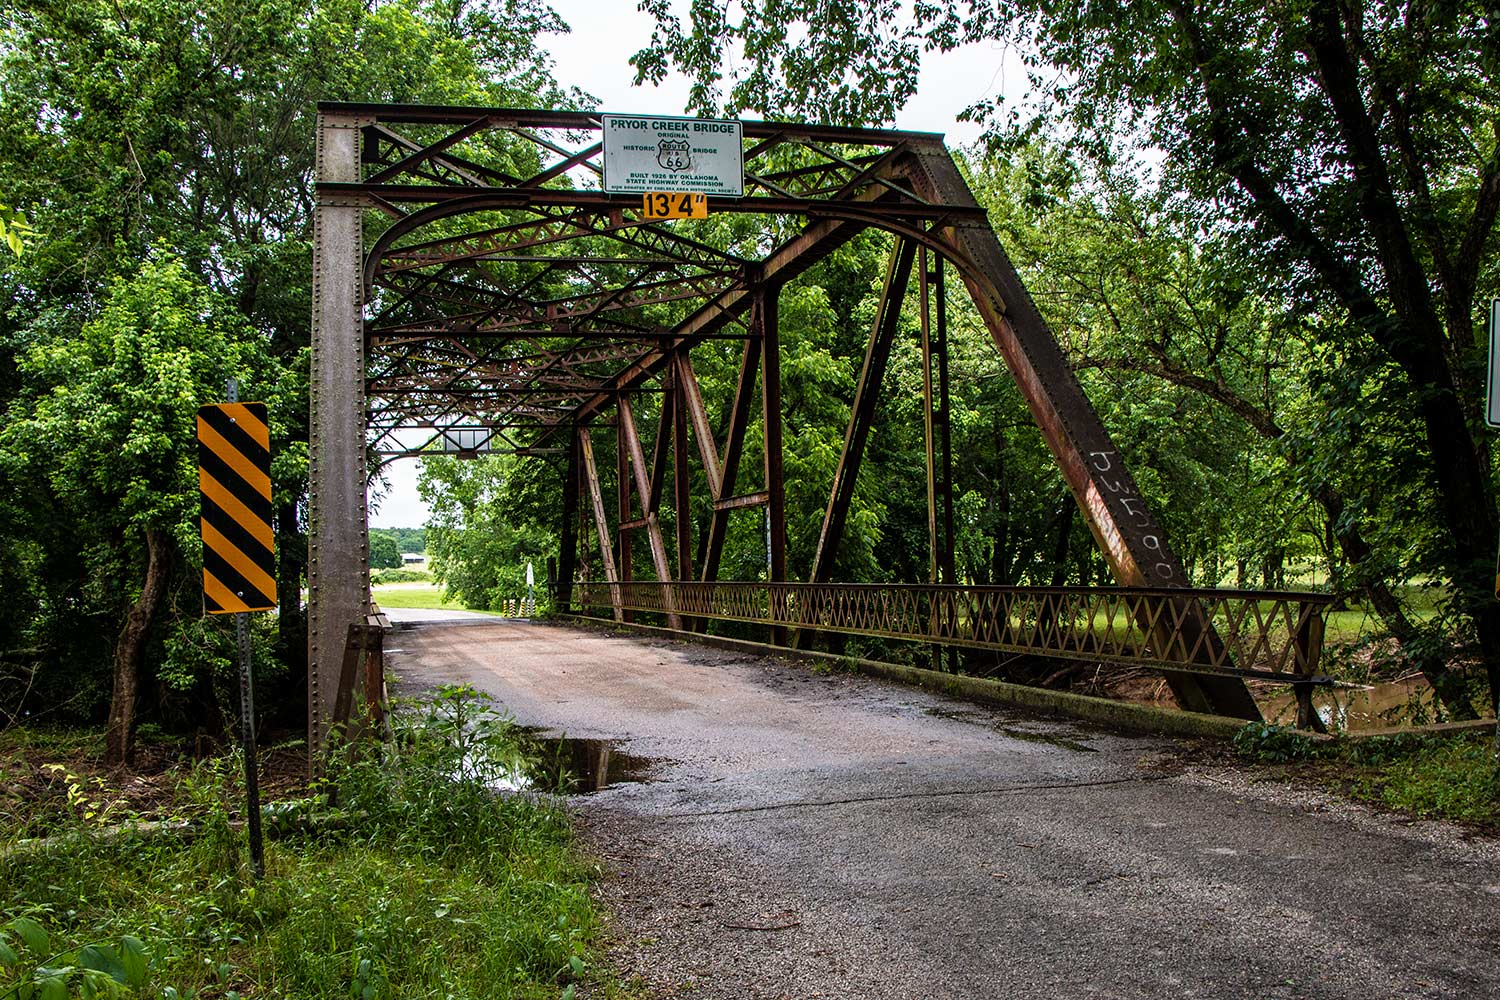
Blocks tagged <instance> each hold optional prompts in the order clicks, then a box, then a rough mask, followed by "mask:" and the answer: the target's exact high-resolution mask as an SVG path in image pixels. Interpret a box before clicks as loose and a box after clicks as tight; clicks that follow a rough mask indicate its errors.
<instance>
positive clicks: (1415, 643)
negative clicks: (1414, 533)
mask: <svg viewBox="0 0 1500 1000" xmlns="http://www.w3.org/2000/svg"><path fill="white" fill-rule="evenodd" d="M1317 500H1318V503H1319V504H1320V505H1321V506H1322V507H1323V510H1324V511H1325V512H1326V513H1327V514H1328V523H1329V525H1330V527H1331V529H1332V532H1333V537H1334V539H1335V540H1336V541H1337V542H1338V545H1339V550H1340V551H1341V552H1342V553H1343V555H1344V559H1345V561H1346V562H1348V564H1349V570H1350V572H1351V573H1353V574H1354V576H1355V578H1356V579H1357V580H1358V579H1359V578H1360V572H1359V566H1360V563H1361V562H1363V561H1364V560H1365V559H1367V558H1369V555H1370V543H1369V542H1367V541H1365V537H1364V535H1363V534H1362V533H1361V532H1360V530H1359V525H1358V524H1356V523H1355V522H1354V521H1352V520H1349V519H1346V518H1345V517H1344V498H1343V496H1342V495H1341V494H1340V493H1339V492H1338V491H1337V490H1335V489H1334V488H1333V487H1331V486H1328V485H1326V484H1324V485H1323V486H1321V487H1319V489H1318V491H1317ZM1330 562H1331V560H1330ZM1359 589H1360V590H1361V591H1363V592H1364V595H1365V597H1366V599H1368V600H1369V602H1370V607H1371V608H1372V609H1374V611H1375V615H1376V617H1378V618H1379V619H1380V623H1381V624H1382V625H1384V626H1385V630H1386V631H1387V632H1389V633H1390V634H1391V637H1392V638H1393V639H1395V640H1396V642H1397V644H1398V645H1400V647H1401V649H1402V650H1403V651H1404V652H1406V653H1407V655H1408V656H1409V657H1410V658H1411V662H1412V664H1413V665H1414V666H1416V668H1417V669H1418V670H1420V671H1422V676H1423V677H1425V678H1427V683H1429V684H1431V685H1432V690H1433V691H1434V692H1435V693H1436V695H1437V698H1438V700H1439V701H1440V702H1441V703H1442V705H1443V707H1444V708H1446V709H1447V710H1448V714H1449V715H1451V716H1453V718H1455V719H1472V718H1474V714H1475V713H1474V709H1473V707H1472V706H1470V704H1469V700H1468V698H1467V696H1466V695H1465V694H1464V690H1463V688H1464V684H1463V679H1462V678H1460V677H1457V676H1455V675H1454V673H1453V671H1451V670H1449V669H1448V664H1447V663H1446V662H1445V661H1444V660H1443V657H1442V655H1441V654H1440V653H1439V651H1438V650H1437V648H1436V646H1435V645H1434V644H1433V643H1431V642H1422V641H1421V634H1420V632H1419V631H1418V629H1417V626H1416V625H1415V624H1413V622H1412V620H1411V618H1409V617H1408V616H1407V614H1406V609H1405V608H1403V607H1402V606H1401V599H1400V598H1398V597H1397V596H1396V595H1395V593H1394V592H1393V591H1392V590H1391V588H1390V586H1389V585H1388V584H1387V583H1386V582H1385V581H1384V580H1382V579H1374V580H1361V581H1360V583H1359Z"/></svg>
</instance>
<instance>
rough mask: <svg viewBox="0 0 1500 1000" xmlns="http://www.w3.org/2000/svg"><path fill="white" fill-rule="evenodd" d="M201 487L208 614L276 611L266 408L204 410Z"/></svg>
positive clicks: (246, 406) (243, 406)
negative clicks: (274, 609) (273, 609)
mask: <svg viewBox="0 0 1500 1000" xmlns="http://www.w3.org/2000/svg"><path fill="white" fill-rule="evenodd" d="M198 488H199V490H200V491H201V492H202V494H203V508H202V519H201V522H200V523H201V526H202V531H203V609H204V610H205V611H207V612H208V613H209V614H211V615H220V614H228V613H230V612H235V611H269V610H271V609H272V608H274V607H276V544H275V536H274V535H273V534H272V532H271V433H270V430H269V429H268V428H267V426H266V404H265V403H219V404H215V405H213V406H204V407H201V408H200V409H199V410H198Z"/></svg>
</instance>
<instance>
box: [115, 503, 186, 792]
mask: <svg viewBox="0 0 1500 1000" xmlns="http://www.w3.org/2000/svg"><path fill="white" fill-rule="evenodd" d="M171 544H172V543H171V539H170V538H169V537H168V535H167V533H166V532H165V531H161V530H159V529H156V528H147V529H146V579H145V582H144V583H143V584H142V585H141V596H140V597H139V598H138V599H137V600H136V602H135V604H134V605H132V606H131V608H130V611H129V613H128V614H126V616H125V626H124V628H122V629H120V637H119V638H118V639H117V640H116V641H115V685H114V694H113V695H112V696H111V698H110V703H109V729H108V730H107V732H106V733H105V737H104V761H105V763H106V764H110V765H122V764H129V763H130V760H131V757H132V756H133V754H134V753H135V699H136V691H137V688H138V686H139V684H140V675H141V660H142V659H143V658H144V656H145V651H146V639H147V637H148V636H149V635H150V633H151V623H152V622H153V621H154V620H155V618H156V608H157V606H158V605H159V604H160V603H161V598H162V594H163V593H165V592H166V589H167V579H168V577H170V576H171V562H172V559H171V548H170V546H171Z"/></svg>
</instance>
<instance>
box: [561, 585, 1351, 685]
mask: <svg viewBox="0 0 1500 1000" xmlns="http://www.w3.org/2000/svg"><path fill="white" fill-rule="evenodd" d="M616 589H617V590H618V592H619V595H620V606H621V608H622V609H624V610H629V611H643V612H653V613H661V614H665V613H667V612H668V611H670V610H673V609H675V611H676V612H677V613H679V614H681V615H684V616H687V617H690V618H703V619H720V620H725V621H743V622H754V623H756V624H761V625H771V626H778V627H782V628H789V629H807V628H811V629H815V630H818V631H827V632H845V633H851V634H856V635H878V636H884V637H887V638H892V639H908V640H913V641H919V642H937V643H941V644H944V645H950V646H964V647H970V648H978V649H993V650H997V651H1001V652H1009V653H1020V654H1033V655H1039V656H1053V657H1065V658H1071V659H1086V660H1100V661H1111V662H1118V663H1138V664H1144V665H1148V666H1153V667H1165V668H1170V669H1174V670H1185V671H1192V672H1197V673H1220V674H1233V675H1236V676H1250V677H1282V678H1285V677H1297V678H1299V679H1300V678H1307V677H1310V676H1312V675H1313V674H1314V673H1315V672H1316V670H1317V665H1318V659H1319V654H1320V651H1321V649H1322V642H1323V619H1324V614H1325V613H1326V611H1327V608H1328V605H1329V604H1330V603H1331V601H1332V598H1330V597H1328V596H1327V595H1322V594H1311V593H1288V592H1280V591H1248V590H1194V589H1180V590H1178V589H1174V590H1147V589H1140V588H1126V587H1121V588H1084V587H1071V588H1070V587H1046V588H1026V587H950V586H935V585H925V584H808V583H784V584H769V583H760V582H745V581H725V582H719V583H704V582H698V581H677V582H670V583H660V582H656V581H628V582H625V583H620V584H616V585H610V584H605V583H584V584H581V585H579V586H578V588H577V590H576V594H577V599H578V601H579V603H580V604H581V605H582V606H583V607H585V608H610V609H612V608H613V607H614V603H613V596H612V594H613V592H614V590H616Z"/></svg>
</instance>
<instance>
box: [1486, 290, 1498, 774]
mask: <svg viewBox="0 0 1500 1000" xmlns="http://www.w3.org/2000/svg"><path fill="white" fill-rule="evenodd" d="M1484 422H1485V423H1486V424H1487V425H1489V426H1490V427H1497V428H1500V299H1493V300H1491V301H1490V371H1489V380H1488V381H1487V382H1486V383H1485V394H1484ZM1495 599H1496V600H1500V545H1497V546H1496V556H1495ZM1490 707H1491V708H1492V709H1493V710H1494V712H1495V719H1496V722H1495V759H1496V760H1500V691H1495V690H1491V691H1490Z"/></svg>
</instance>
